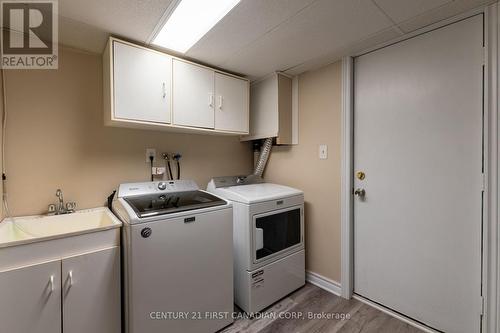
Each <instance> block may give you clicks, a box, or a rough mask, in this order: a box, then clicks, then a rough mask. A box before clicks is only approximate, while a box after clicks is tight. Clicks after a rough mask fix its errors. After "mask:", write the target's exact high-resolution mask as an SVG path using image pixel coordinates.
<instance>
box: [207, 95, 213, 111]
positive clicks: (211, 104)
mask: <svg viewBox="0 0 500 333" xmlns="http://www.w3.org/2000/svg"><path fill="white" fill-rule="evenodd" d="M208 106H210V107H211V108H213V107H214V94H212V93H210V94H208Z"/></svg>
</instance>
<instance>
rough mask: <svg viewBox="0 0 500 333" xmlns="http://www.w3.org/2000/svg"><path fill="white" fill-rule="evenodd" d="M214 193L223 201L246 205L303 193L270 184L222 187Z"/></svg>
mask: <svg viewBox="0 0 500 333" xmlns="http://www.w3.org/2000/svg"><path fill="white" fill-rule="evenodd" d="M214 192H215V193H216V194H218V195H220V196H222V197H223V198H225V199H228V200H231V201H237V202H241V203H246V204H252V203H256V202H264V201H270V200H277V199H281V198H286V197H292V196H296V195H302V194H303V193H304V192H302V191H301V190H297V189H295V188H292V187H288V186H283V185H277V184H271V183H262V184H252V185H239V186H230V187H222V188H217V189H216V190H215V191H214Z"/></svg>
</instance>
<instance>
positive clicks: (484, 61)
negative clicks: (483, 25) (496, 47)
mask: <svg viewBox="0 0 500 333" xmlns="http://www.w3.org/2000/svg"><path fill="white" fill-rule="evenodd" d="M487 51H488V50H487V49H486V47H484V46H483V65H486V56H487V54H486V52H487Z"/></svg>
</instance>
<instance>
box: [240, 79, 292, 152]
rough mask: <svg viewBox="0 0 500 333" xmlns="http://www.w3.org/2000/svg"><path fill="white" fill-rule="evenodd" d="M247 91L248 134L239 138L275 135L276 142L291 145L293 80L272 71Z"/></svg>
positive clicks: (273, 136)
mask: <svg viewBox="0 0 500 333" xmlns="http://www.w3.org/2000/svg"><path fill="white" fill-rule="evenodd" d="M250 91H251V100H250V110H251V117H250V134H249V135H247V136H243V137H242V138H241V139H242V141H248V140H257V139H264V138H276V143H277V144H279V145H289V144H293V143H294V142H293V137H292V136H293V135H292V132H293V128H292V127H293V126H292V125H293V124H292V121H293V119H292V79H291V78H289V77H287V76H285V75H283V74H280V73H275V74H273V75H272V76H270V77H269V78H267V79H265V80H262V81H259V82H256V83H254V84H252V87H251V90H250Z"/></svg>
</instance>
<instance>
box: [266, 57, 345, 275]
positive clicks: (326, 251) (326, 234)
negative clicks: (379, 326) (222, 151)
mask: <svg viewBox="0 0 500 333" xmlns="http://www.w3.org/2000/svg"><path fill="white" fill-rule="evenodd" d="M340 71H341V65H340V62H337V63H334V64H332V65H329V66H326V67H323V68H321V69H319V70H316V71H313V72H307V73H305V74H302V75H300V77H299V144H298V145H297V146H289V147H287V146H283V147H273V152H272V153H271V156H270V159H269V165H268V167H267V169H266V172H265V175H264V176H265V178H266V180H267V181H272V182H276V183H281V184H284V185H289V186H293V187H297V188H299V189H302V190H303V191H304V193H305V200H306V205H305V226H306V260H307V263H306V265H307V269H308V270H310V271H313V272H315V273H318V274H321V275H323V276H325V277H327V278H329V279H332V280H335V281H340V107H341V106H340V94H341V73H340ZM319 144H327V145H328V159H327V160H320V159H319V158H318V151H319Z"/></svg>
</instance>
